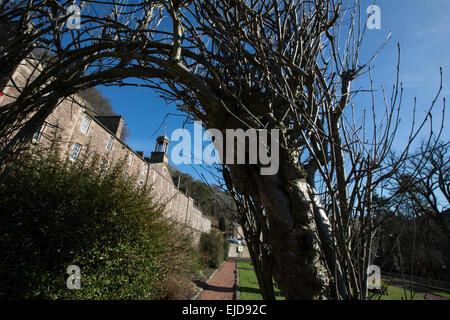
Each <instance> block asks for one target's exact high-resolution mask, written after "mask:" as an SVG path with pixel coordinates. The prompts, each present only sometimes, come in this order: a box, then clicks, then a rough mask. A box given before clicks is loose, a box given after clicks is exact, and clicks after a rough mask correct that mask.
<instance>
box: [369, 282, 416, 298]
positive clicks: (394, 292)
mask: <svg viewBox="0 0 450 320" xmlns="http://www.w3.org/2000/svg"><path fill="white" fill-rule="evenodd" d="M383 285H384V284H383ZM387 290H388V292H389V295H382V296H381V298H379V296H378V295H374V296H371V297H370V299H371V300H378V299H380V300H411V291H409V290H406V298H405V291H404V290H403V288H398V287H394V286H389V287H388V289H387ZM412 300H425V297H424V296H422V295H419V294H414V295H413V298H412Z"/></svg>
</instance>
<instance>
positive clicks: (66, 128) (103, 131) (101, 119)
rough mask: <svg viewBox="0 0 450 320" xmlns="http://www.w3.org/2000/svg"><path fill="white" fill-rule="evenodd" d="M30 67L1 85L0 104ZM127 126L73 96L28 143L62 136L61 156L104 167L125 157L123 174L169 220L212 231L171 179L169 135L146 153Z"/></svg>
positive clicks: (48, 141) (11, 94)
mask: <svg viewBox="0 0 450 320" xmlns="http://www.w3.org/2000/svg"><path fill="white" fill-rule="evenodd" d="M32 70H33V67H32V66H30V65H29V64H27V63H26V62H24V63H22V64H20V65H19V66H18V67H17V68H16V71H15V73H14V74H13V76H12V77H11V78H12V79H10V80H9V83H8V81H7V82H6V83H5V85H4V86H3V88H0V91H1V92H2V95H1V96H0V108H1V106H3V105H5V104H6V103H7V102H8V100H9V99H14V96H15V92H14V91H15V90H16V89H15V87H17V85H20V84H21V83H22V84H23V83H25V81H26V80H27V75H30V74H31V73H32ZM11 81H13V82H14V85H12V84H11ZM123 124H124V119H123V118H122V117H121V116H102V115H97V114H95V113H94V112H93V110H92V108H91V107H90V105H89V104H88V103H87V102H86V101H84V100H83V99H81V98H80V97H78V96H77V95H73V96H71V97H69V98H67V99H64V100H63V101H61V102H60V104H59V105H58V106H57V107H56V108H55V110H54V111H53V112H52V113H51V114H50V116H48V117H47V119H46V120H45V122H44V123H43V124H42V126H41V127H40V129H39V130H38V131H37V132H36V133H35V134H34V136H33V139H32V141H30V143H31V145H41V146H43V147H45V145H50V144H51V140H52V139H58V141H59V142H60V143H59V145H60V146H61V151H62V154H63V155H68V156H69V159H70V160H71V161H77V160H78V159H79V158H80V157H82V156H83V155H84V152H85V151H86V150H89V152H94V153H96V154H98V155H100V156H102V158H103V160H102V161H104V162H105V165H110V164H113V163H116V162H117V161H125V167H126V174H125V177H124V178H125V179H128V178H129V177H131V176H133V177H134V178H135V179H136V181H137V184H138V186H139V187H140V188H142V187H146V188H150V190H151V192H152V194H153V198H154V199H155V201H156V202H157V203H158V204H163V205H164V207H165V211H164V215H165V217H166V218H167V219H169V220H171V221H174V222H176V223H181V224H183V225H185V226H186V227H188V228H190V229H192V230H193V231H194V234H196V235H199V234H200V233H201V232H208V231H209V230H210V228H211V221H210V219H209V218H208V217H206V216H204V215H203V214H202V212H201V210H200V209H199V208H198V207H197V206H196V205H195V203H194V199H192V198H191V197H189V196H187V195H186V194H185V193H184V192H183V191H182V190H181V189H180V185H179V178H177V177H172V176H171V174H170V172H169V168H168V160H169V158H168V155H167V151H168V144H169V139H168V138H167V137H166V136H160V137H158V138H157V143H156V148H155V151H154V152H152V154H151V156H150V157H145V155H144V152H142V151H134V150H133V149H131V148H130V147H129V146H128V145H127V144H126V143H125V142H124V141H122V140H121V139H120V135H121V132H122V128H123ZM196 238H197V240H198V237H196Z"/></svg>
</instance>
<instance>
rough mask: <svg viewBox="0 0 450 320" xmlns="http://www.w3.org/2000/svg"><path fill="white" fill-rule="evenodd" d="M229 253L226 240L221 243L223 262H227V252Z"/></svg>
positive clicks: (228, 245) (228, 243) (228, 244)
mask: <svg viewBox="0 0 450 320" xmlns="http://www.w3.org/2000/svg"><path fill="white" fill-rule="evenodd" d="M229 251H230V242H229V241H228V240H225V239H224V241H223V260H228V252H229Z"/></svg>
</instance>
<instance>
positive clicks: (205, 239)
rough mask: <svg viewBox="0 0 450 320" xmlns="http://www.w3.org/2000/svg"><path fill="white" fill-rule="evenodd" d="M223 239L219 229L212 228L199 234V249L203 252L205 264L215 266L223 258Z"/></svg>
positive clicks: (217, 265)
mask: <svg viewBox="0 0 450 320" xmlns="http://www.w3.org/2000/svg"><path fill="white" fill-rule="evenodd" d="M223 243H224V239H223V236H222V233H221V232H220V231H219V230H215V229H212V230H211V231H210V232H209V233H202V235H201V236H200V251H201V252H202V253H203V254H204V256H205V259H206V262H207V264H208V265H209V266H210V267H211V268H217V267H219V265H220V264H221V263H222V261H223V260H224V244H223Z"/></svg>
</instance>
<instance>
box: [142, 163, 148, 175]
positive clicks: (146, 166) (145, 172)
mask: <svg viewBox="0 0 450 320" xmlns="http://www.w3.org/2000/svg"><path fill="white" fill-rule="evenodd" d="M147 171H148V165H146V164H144V165H143V166H142V171H141V174H142V175H143V176H145V175H146V174H147Z"/></svg>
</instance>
